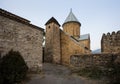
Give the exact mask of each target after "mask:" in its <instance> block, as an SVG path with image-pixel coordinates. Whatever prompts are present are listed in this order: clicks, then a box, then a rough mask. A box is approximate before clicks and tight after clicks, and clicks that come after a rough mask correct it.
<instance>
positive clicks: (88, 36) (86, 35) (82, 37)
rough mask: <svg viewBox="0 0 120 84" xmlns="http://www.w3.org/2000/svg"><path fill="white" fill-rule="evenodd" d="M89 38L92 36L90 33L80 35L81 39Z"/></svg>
mask: <svg viewBox="0 0 120 84" xmlns="http://www.w3.org/2000/svg"><path fill="white" fill-rule="evenodd" d="M89 38H90V35H89V34H84V35H80V38H79V40H86V39H89Z"/></svg>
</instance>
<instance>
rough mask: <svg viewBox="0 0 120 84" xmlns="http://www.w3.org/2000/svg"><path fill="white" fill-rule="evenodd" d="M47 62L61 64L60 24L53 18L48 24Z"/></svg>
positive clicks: (45, 59) (46, 41)
mask: <svg viewBox="0 0 120 84" xmlns="http://www.w3.org/2000/svg"><path fill="white" fill-rule="evenodd" d="M45 25H46V38H45V39H46V40H45V56H44V61H45V62H51V63H58V64H59V63H60V61H61V57H60V56H61V54H60V28H59V27H60V24H59V23H58V21H57V20H56V19H55V18H54V17H52V18H50V19H49V20H48V21H47V22H46V24H45Z"/></svg>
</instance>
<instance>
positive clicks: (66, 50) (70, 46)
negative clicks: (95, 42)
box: [60, 30, 88, 65]
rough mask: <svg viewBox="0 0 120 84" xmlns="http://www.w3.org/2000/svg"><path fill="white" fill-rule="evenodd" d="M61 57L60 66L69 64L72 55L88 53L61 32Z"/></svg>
mask: <svg viewBox="0 0 120 84" xmlns="http://www.w3.org/2000/svg"><path fill="white" fill-rule="evenodd" d="M60 33H61V57H62V64H63V65H69V64H70V56H71V55H74V54H83V53H88V51H86V50H85V48H84V47H83V46H82V45H79V43H78V42H77V41H76V40H75V39H73V38H71V37H70V36H69V35H67V34H66V33H65V32H63V31H62V30H61V32H60Z"/></svg>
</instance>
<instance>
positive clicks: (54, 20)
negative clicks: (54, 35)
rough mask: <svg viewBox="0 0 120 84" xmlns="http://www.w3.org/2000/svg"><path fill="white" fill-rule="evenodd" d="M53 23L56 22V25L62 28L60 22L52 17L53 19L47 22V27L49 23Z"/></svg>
mask: <svg viewBox="0 0 120 84" xmlns="http://www.w3.org/2000/svg"><path fill="white" fill-rule="evenodd" d="M52 22H54V23H56V24H57V25H59V26H60V24H59V23H58V21H57V20H56V19H55V18H54V17H51V18H50V19H49V20H48V21H47V22H46V24H45V25H47V24H49V23H52Z"/></svg>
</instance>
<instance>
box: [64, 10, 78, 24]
mask: <svg viewBox="0 0 120 84" xmlns="http://www.w3.org/2000/svg"><path fill="white" fill-rule="evenodd" d="M67 22H78V23H80V22H79V21H78V19H77V18H76V17H75V15H74V14H73V12H72V9H71V11H70V13H69V15H68V17H67V18H66V20H65V22H64V24H65V23H67Z"/></svg>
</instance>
